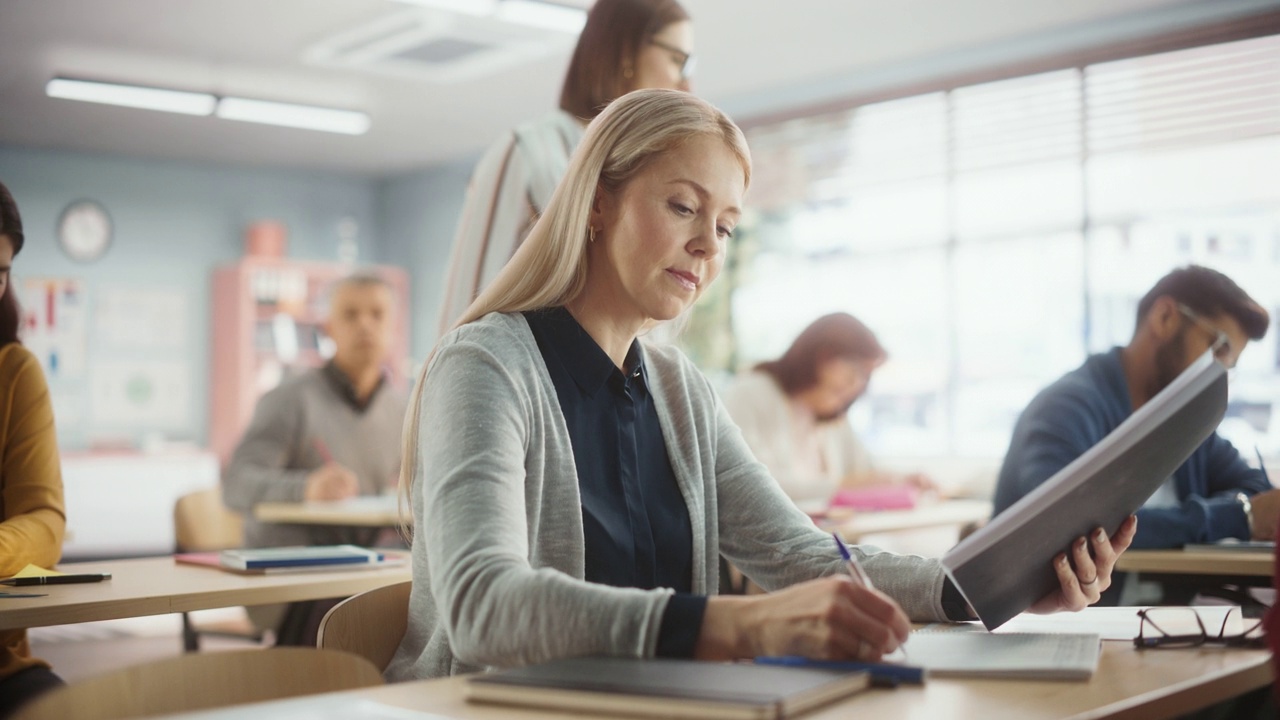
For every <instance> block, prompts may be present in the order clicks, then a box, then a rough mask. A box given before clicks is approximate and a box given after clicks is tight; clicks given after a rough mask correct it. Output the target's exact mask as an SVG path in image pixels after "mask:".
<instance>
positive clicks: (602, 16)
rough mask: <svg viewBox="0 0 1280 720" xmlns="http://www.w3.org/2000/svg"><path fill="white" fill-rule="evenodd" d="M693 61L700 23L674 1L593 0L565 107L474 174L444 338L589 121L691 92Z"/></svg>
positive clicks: (448, 286)
mask: <svg viewBox="0 0 1280 720" xmlns="http://www.w3.org/2000/svg"><path fill="white" fill-rule="evenodd" d="M693 66H694V56H693V23H692V22H691V21H690V20H689V15H688V13H686V12H685V10H684V8H682V7H681V6H680V3H678V2H676V0H596V3H595V5H593V6H592V8H591V11H590V13H589V14H588V15H587V23H586V25H585V26H584V27H583V28H582V34H581V35H579V36H578V45H577V47H576V48H575V49H574V51H573V59H572V60H570V62H569V70H568V72H567V73H566V74H565V77H564V87H563V88H562V89H561V91H560V109H559V110H555V111H553V112H551V113H548V114H547V115H544V116H543V117H541V118H538V119H537V120H533V121H532V122H529V123H526V124H524V125H521V126H520V127H518V128H516V129H515V130H514V131H512V132H510V133H508V134H507V135H505V136H504V137H503V138H502V139H501V140H499V141H498V142H497V143H495V144H494V145H493V146H491V147H490V148H489V150H488V151H487V152H485V154H484V156H483V157H482V158H481V159H480V162H479V164H478V165H476V168H475V170H474V172H473V173H472V176H471V182H470V184H469V185H468V187H467V195H466V199H465V200H464V201H463V207H462V217H461V218H460V219H459V221H458V229H457V232H456V233H455V235H454V240H453V251H452V254H451V256H450V258H449V269H448V272H447V273H446V277H445V296H444V303H443V305H442V307H441V311H440V333H441V334H442V335H443V334H444V333H445V332H446V331H448V329H449V328H450V327H452V326H453V323H454V321H456V320H457V319H458V317H459V316H461V315H462V312H463V311H464V310H466V309H467V306H468V305H470V304H471V301H472V300H474V299H475V298H476V295H478V294H479V293H480V291H481V290H483V289H484V288H485V286H487V285H488V284H489V283H490V281H492V280H493V278H494V277H495V276H496V275H497V274H498V271H499V270H501V269H502V266H503V265H506V264H507V261H508V260H510V259H511V256H512V255H513V254H515V251H516V248H517V247H519V246H520V243H521V241H522V240H524V237H525V234H526V233H527V232H528V231H529V228H530V226H531V225H532V224H533V221H534V220H535V219H537V217H538V216H539V215H541V214H542V212H543V210H545V209H546V207H547V204H548V203H549V202H551V193H552V192H553V191H554V190H555V189H556V185H557V184H559V182H560V178H562V177H564V172H565V168H567V167H568V166H569V155H570V154H571V153H572V152H573V149H574V148H576V147H577V146H578V141H580V140H581V139H582V131H583V128H585V127H586V125H587V123H588V122H590V121H591V119H592V118H594V117H595V116H596V115H597V114H599V113H600V111H601V110H603V109H604V107H605V106H606V105H608V104H609V102H610V101H612V100H613V99H614V98H616V97H620V96H621V95H624V94H626V93H628V92H630V91H632V90H639V89H643V88H667V89H671V90H683V91H686V92H687V91H688V90H689V77H690V75H691V73H692V71H693Z"/></svg>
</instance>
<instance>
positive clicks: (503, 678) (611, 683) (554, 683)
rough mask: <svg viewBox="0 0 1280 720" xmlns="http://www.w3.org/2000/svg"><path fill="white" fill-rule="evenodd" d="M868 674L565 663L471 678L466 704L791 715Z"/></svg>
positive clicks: (696, 664) (623, 661) (687, 663)
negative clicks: (467, 702)
mask: <svg viewBox="0 0 1280 720" xmlns="http://www.w3.org/2000/svg"><path fill="white" fill-rule="evenodd" d="M869 682H870V681H869V677H868V675H867V673H865V672H848V671H841V670H824V669H816V668H794V667H777V666H767V665H753V664H745V663H717V662H703V661H697V660H672V659H655V660H634V659H629V658H603V657H592V658H570V659H565V660H556V661H553V662H548V663H542V664H539V665H530V666H528V667H522V668H513V669H510V670H501V671H498V672H495V673H490V674H486V675H476V676H473V677H471V678H469V679H468V680H467V688H466V695H467V700H468V701H469V702H481V703H497V704H502V705H516V706H523V707H535V708H544V709H551V710H559V711H564V712H579V713H581V712H590V713H611V714H617V715H630V716H635V717H660V718H724V719H725V720H730V719H736V718H744V719H748V718H760V719H762V720H764V719H774V718H778V719H781V718H789V717H794V716H795V715H797V714H799V713H802V712H805V711H807V710H810V709H812V708H816V707H819V706H821V705H825V704H827V703H831V702H834V701H836V700H840V699H842V698H845V697H848V696H850V695H852V694H854V693H856V692H858V691H859V690H862V689H863V688H865V687H867V685H868V684H869Z"/></svg>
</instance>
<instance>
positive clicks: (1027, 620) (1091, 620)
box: [970, 605, 1244, 641]
mask: <svg viewBox="0 0 1280 720" xmlns="http://www.w3.org/2000/svg"><path fill="white" fill-rule="evenodd" d="M1144 607H1148V606H1145V605H1144V606H1138V607H1090V608H1085V609H1084V610H1081V611H1080V612H1062V613H1054V614H1052V615H1032V614H1030V613H1023V614H1021V615H1019V616H1017V617H1015V618H1014V619H1012V620H1010V621H1009V622H1007V623H1005V624H1004V625H1001V626H1000V627H999V628H997V629H996V630H995V633H996V634H1001V633H1097V634H1098V635H1099V636H1101V637H1102V639H1103V640H1124V641H1130V640H1133V639H1134V638H1135V637H1137V636H1138V629H1139V627H1140V626H1141V624H1142V620H1141V619H1140V618H1139V617H1138V611H1139V610H1141V609H1143V608H1144ZM1162 609H1163V608H1162ZM1169 609H1172V608H1169ZM1192 609H1193V610H1195V611H1196V613H1197V614H1198V615H1199V616H1200V619H1201V620H1203V621H1204V626H1205V627H1206V628H1211V632H1215V633H1216V632H1217V631H1218V628H1221V627H1222V622H1223V620H1225V619H1226V618H1227V613H1228V612H1229V611H1232V610H1234V611H1235V612H1233V613H1231V618H1230V621H1229V622H1228V623H1227V629H1226V633H1227V634H1228V635H1238V634H1240V633H1242V632H1244V621H1243V619H1242V617H1241V615H1240V608H1239V607H1238V606H1235V605H1196V606H1194V607H1193V608H1192ZM1161 617H1162V618H1177V617H1178V614H1176V613H1166V614H1163V615H1162V616H1161ZM1183 617H1184V618H1185V619H1186V621H1187V623H1188V624H1187V626H1186V627H1173V626H1171V627H1167V628H1165V630H1166V631H1168V632H1170V633H1173V634H1175V635H1180V634H1188V633H1195V632H1198V631H1199V628H1198V627H1196V626H1195V621H1194V617H1193V616H1191V615H1190V614H1189V613H1188V614H1187V615H1185V616H1183ZM970 625H971V626H972V627H973V628H974V629H975V630H976V631H981V630H982V626H981V625H979V624H977V623H971V624H970Z"/></svg>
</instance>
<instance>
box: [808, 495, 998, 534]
mask: <svg viewBox="0 0 1280 720" xmlns="http://www.w3.org/2000/svg"><path fill="white" fill-rule="evenodd" d="M990 517H991V503H990V502H987V501H986V500H944V501H942V502H938V503H933V504H928V505H920V506H919V507H916V508H914V509H911V510H878V511H864V512H858V513H855V514H854V516H853V517H851V518H849V519H848V520H843V521H837V522H827V523H823V526H824V527H828V526H829V527H831V528H833V529H838V530H839V531H840V534H841V535H842V536H843V537H844V539H845V540H847V541H849V542H858V539H859V538H861V537H862V536H864V535H871V534H873V533H884V532H897V531H900V530H918V529H921V528H930V527H940V526H946V525H955V526H962V525H967V524H969V523H972V522H983V521H985V520H987V519H988V518H990Z"/></svg>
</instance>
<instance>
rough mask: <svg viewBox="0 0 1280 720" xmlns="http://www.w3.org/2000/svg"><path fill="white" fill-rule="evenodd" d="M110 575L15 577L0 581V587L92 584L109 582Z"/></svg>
mask: <svg viewBox="0 0 1280 720" xmlns="http://www.w3.org/2000/svg"><path fill="white" fill-rule="evenodd" d="M110 579H111V573H84V574H80V575H37V576H33V577H16V578H9V579H8V580H0V585H8V586H10V587H27V586H29V585H70V584H72V583H93V582H102V581H103V580H110Z"/></svg>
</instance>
